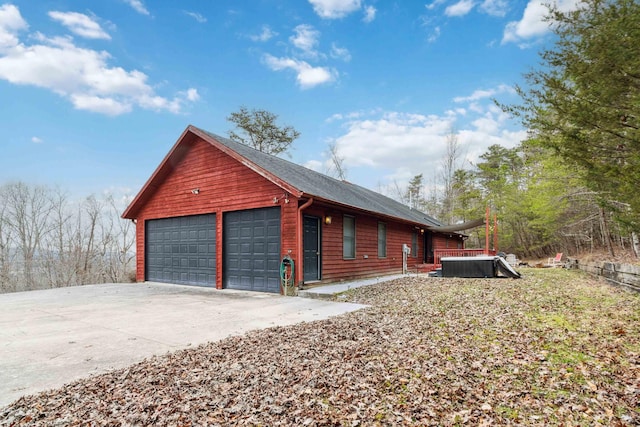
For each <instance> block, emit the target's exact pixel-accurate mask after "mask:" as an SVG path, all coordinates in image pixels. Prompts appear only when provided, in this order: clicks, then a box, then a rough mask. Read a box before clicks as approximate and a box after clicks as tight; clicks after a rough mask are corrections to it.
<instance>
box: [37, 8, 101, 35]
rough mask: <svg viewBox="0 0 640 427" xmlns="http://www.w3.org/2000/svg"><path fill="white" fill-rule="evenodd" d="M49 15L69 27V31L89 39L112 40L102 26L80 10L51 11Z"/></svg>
mask: <svg viewBox="0 0 640 427" xmlns="http://www.w3.org/2000/svg"><path fill="white" fill-rule="evenodd" d="M49 17H51V19H53V20H54V21H58V22H60V23H61V24H62V25H64V26H65V27H67V28H68V29H69V31H71V32H72V33H74V34H76V35H78V36H80V37H86V38H88V39H105V40H110V39H111V36H110V35H109V34H107V32H106V31H104V30H103V29H102V27H100V24H98V23H97V22H96V21H95V20H94V19H92V18H91V17H89V16H87V15H85V14H82V13H78V12H58V11H51V12H49Z"/></svg>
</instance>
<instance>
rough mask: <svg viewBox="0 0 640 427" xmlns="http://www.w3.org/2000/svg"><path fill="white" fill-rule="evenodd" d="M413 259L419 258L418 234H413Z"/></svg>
mask: <svg viewBox="0 0 640 427" xmlns="http://www.w3.org/2000/svg"><path fill="white" fill-rule="evenodd" d="M411 257H412V258H417V257H418V233H413V234H412V235H411Z"/></svg>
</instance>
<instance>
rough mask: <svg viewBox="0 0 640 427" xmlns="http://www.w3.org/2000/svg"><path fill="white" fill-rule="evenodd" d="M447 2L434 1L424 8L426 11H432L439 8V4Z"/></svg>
mask: <svg viewBox="0 0 640 427" xmlns="http://www.w3.org/2000/svg"><path fill="white" fill-rule="evenodd" d="M446 1H447V0H434V1H432V2H431V3H429V4H426V5H425V6H424V7H426V8H427V9H428V10H433V9H435V8H436V7H438V6H440V5H441V4H443V3H445V2H446Z"/></svg>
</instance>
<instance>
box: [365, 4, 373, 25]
mask: <svg viewBox="0 0 640 427" xmlns="http://www.w3.org/2000/svg"><path fill="white" fill-rule="evenodd" d="M374 19H376V8H375V7H373V6H367V7H365V8H364V18H362V20H363V21H364V22H366V23H369V22H372V21H373V20H374Z"/></svg>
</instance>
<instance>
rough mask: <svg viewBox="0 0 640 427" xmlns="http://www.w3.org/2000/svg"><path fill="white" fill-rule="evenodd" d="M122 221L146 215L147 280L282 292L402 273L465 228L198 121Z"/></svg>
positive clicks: (455, 241)
mask: <svg viewBox="0 0 640 427" xmlns="http://www.w3.org/2000/svg"><path fill="white" fill-rule="evenodd" d="M122 216H123V218H129V219H131V220H133V221H135V222H136V236H137V244H136V248H137V272H136V277H137V280H138V281H145V280H147V281H158V282H168V283H176V284H187V285H200V286H212V287H213V286H215V287H216V288H218V289H222V288H230V289H244V290H256V291H266V292H280V291H281V287H280V264H281V260H282V259H283V257H285V256H287V255H289V256H290V257H291V258H292V259H293V261H294V266H295V283H296V284H297V285H303V284H307V285H308V284H313V283H318V282H320V283H322V282H332V281H339V280H344V279H354V278H358V277H366V276H375V275H382V274H392V273H400V272H402V248H403V244H406V245H408V246H409V247H410V248H411V253H410V254H409V256H408V259H409V266H410V267H415V266H417V265H418V264H423V263H428V262H433V251H434V249H441V248H462V247H463V238H462V237H463V236H462V235H460V234H457V233H442V232H438V231H437V228H438V227H441V226H442V224H440V223H439V222H438V221H437V220H435V219H434V218H431V217H429V216H427V215H425V214H423V213H421V212H418V211H416V210H415V209H411V208H409V207H408V206H405V205H403V204H401V203H398V202H396V201H394V200H392V199H390V198H388V197H385V196H383V195H381V194H379V193H376V192H374V191H371V190H368V189H366V188H363V187H360V186H357V185H354V184H351V183H348V182H345V181H339V180H336V179H333V178H331V177H328V176H326V175H323V174H321V173H318V172H315V171H312V170H310V169H307V168H305V167H302V166H300V165H297V164H294V163H292V162H289V161H287V160H284V159H281V158H279V157H275V156H272V155H269V154H265V153H262V152H260V151H257V150H255V149H253V148H251V147H248V146H246V145H242V144H239V143H237V142H234V141H231V140H229V139H227V138H223V137H220V136H217V135H214V134H211V133H208V132H206V131H204V130H202V129H199V128H197V127H194V126H188V127H187V129H186V130H185V131H184V132H183V133H182V135H181V136H180V138H179V139H178V141H177V142H176V143H175V145H174V146H173V148H172V149H171V151H170V152H169V153H168V154H167V156H166V157H165V158H164V160H163V161H162V163H160V165H159V166H158V168H157V169H156V170H155V172H154V173H153V175H152V176H151V177H150V178H149V180H148V181H147V183H146V184H145V185H144V187H143V188H142V190H141V191H140V192H139V193H138V195H137V196H136V197H135V199H134V200H133V201H132V202H131V204H130V205H129V207H128V208H127V209H126V211H125V212H124V213H123V215H122Z"/></svg>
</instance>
